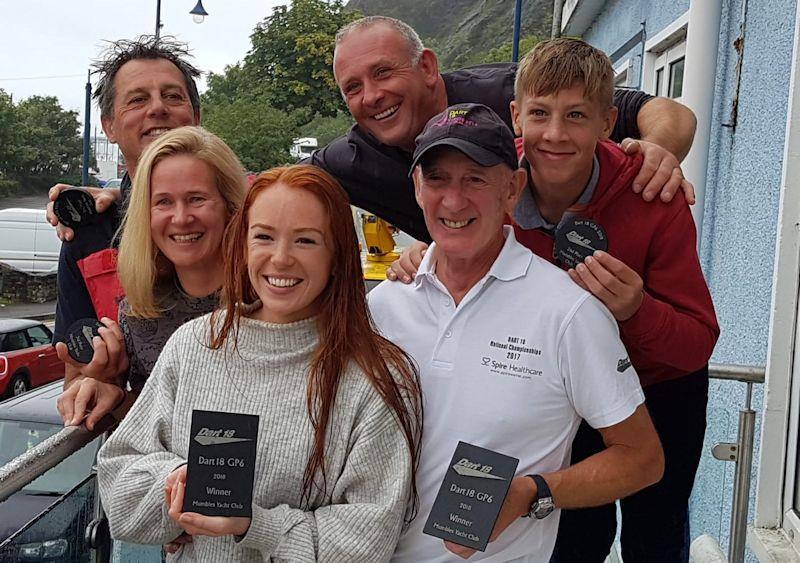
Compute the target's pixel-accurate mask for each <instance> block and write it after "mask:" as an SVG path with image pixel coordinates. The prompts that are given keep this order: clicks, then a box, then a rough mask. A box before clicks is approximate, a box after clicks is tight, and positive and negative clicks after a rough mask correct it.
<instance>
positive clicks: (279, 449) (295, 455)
mask: <svg viewBox="0 0 800 563" xmlns="http://www.w3.org/2000/svg"><path fill="white" fill-rule="evenodd" d="M208 326H209V316H208V315H206V316H203V317H200V318H198V319H195V320H193V321H190V322H188V323H186V324H185V325H183V326H182V327H181V328H179V329H178V330H177V331H176V332H175V334H174V335H173V336H172V337H171V338H170V339H169V341H168V342H167V344H166V346H165V347H164V351H163V352H162V354H161V357H160V358H159V359H158V362H157V363H156V365H155V368H154V369H153V372H152V374H151V376H150V378H149V379H148V380H147V383H146V384H145V386H144V389H143V391H142V394H141V395H140V396H139V398H138V399H137V401H136V403H135V404H134V405H133V407H132V409H131V411H130V412H129V413H128V415H127V416H126V417H125V419H124V420H123V422H122V424H121V425H120V427H119V428H118V429H117V430H116V431H115V432H114V433H113V435H112V436H111V438H110V439H109V440H108V442H106V444H105V445H104V446H103V448H102V449H101V450H100V452H99V454H98V477H99V484H100V495H101V497H102V499H103V505H104V507H105V509H106V512H107V514H108V519H109V523H110V525H111V535H112V536H113V537H114V538H116V539H119V540H124V541H130V542H136V543H149V544H162V543H166V542H169V541H171V540H172V539H173V538H175V537H176V536H178V535H179V534H180V533H181V531H182V530H181V529H180V528H179V527H178V526H177V525H176V523H175V522H174V521H173V520H172V519H171V518H170V517H169V514H168V513H167V505H166V502H165V494H164V485H165V481H166V477H167V475H168V474H169V473H170V472H171V471H172V470H174V469H175V468H176V467H178V466H180V465H181V464H182V463H185V461H186V458H187V454H188V448H189V438H190V436H189V432H190V423H191V413H192V409H203V410H218V411H225V412H237V413H245V414H256V415H259V416H260V421H259V438H258V440H259V441H258V451H257V455H256V469H255V485H254V488H253V517H252V522H251V524H250V529H249V530H248V532H247V534H246V535H245V536H244V537H243V538H241V539H239V540H237V539H235V538H234V537H233V536H224V537H221V538H210V537H204V536H198V537H195V538H194V542H193V543H190V544H186V545H185V546H184V547H183V548H182V549H181V551H179V552H178V554H176V555H175V556H171V559H170V560H171V561H209V562H212V561H213V562H216V561H315V560H318V561H348V562H351V561H369V562H372V561H383V560H387V559H388V558H389V556H390V555H391V554H392V552H393V551H394V547H395V544H396V543H397V539H398V537H399V534H400V528H401V526H402V522H403V517H404V515H405V510H406V503H407V500H408V495H409V490H410V478H411V477H410V476H411V467H410V463H411V462H410V455H409V451H408V446H407V444H406V441H405V438H404V436H403V433H402V431H401V429H400V426H399V424H398V423H397V422H396V419H395V417H394V416H393V414H392V413H391V411H390V410H389V409H388V407H387V406H386V405H385V403H384V402H383V400H382V399H381V398H380V396H379V395H378V393H377V392H376V391H375V390H374V388H373V387H372V385H371V384H370V383H369V382H368V381H367V379H366V377H365V376H364V375H363V373H362V372H361V371H360V370H359V369H357V368H355V367H352V366H351V367H350V368H348V370H347V372H346V373H345V375H344V378H343V379H342V382H341V385H340V388H339V392H338V395H337V398H336V405H335V408H334V412H333V415H332V420H331V423H330V425H329V427H328V434H327V441H328V443H327V445H326V476H327V482H326V486H325V487H324V491H319V490H318V489H315V491H314V492H313V494H312V498H311V503H310V506H308V507H302V506H301V496H302V493H303V491H302V481H303V472H304V470H305V467H306V463H307V461H308V457H309V454H310V452H311V448H312V445H313V431H312V427H311V422H310V419H309V416H308V413H307V409H306V384H307V374H308V370H309V365H310V362H311V358H312V356H313V353H314V351H315V349H316V348H317V346H318V344H319V340H318V334H317V330H316V326H315V321H314V319H306V320H304V321H299V322H296V323H292V324H287V325H276V324H270V323H264V322H260V321H255V320H252V319H243V320H242V324H241V328H240V331H239V335H238V351H234V350H233V349H232V345H231V340H230V339H229V341H228V343H227V347H226V348H225V349H222V350H212V349H210V348H208V347H207V346H206V345H205V343H206V342H208V336H207V334H208Z"/></svg>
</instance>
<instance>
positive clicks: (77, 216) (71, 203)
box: [53, 188, 97, 229]
mask: <svg viewBox="0 0 800 563" xmlns="http://www.w3.org/2000/svg"><path fill="white" fill-rule="evenodd" d="M53 212H54V213H55V214H56V217H58V220H59V221H60V222H61V223H63V224H64V225H66V226H67V227H70V228H72V229H74V228H75V227H82V226H84V225H87V224H89V223H91V222H92V221H93V220H94V217H95V215H97V210H96V209H95V207H94V198H93V197H92V196H91V194H89V192H87V191H86V190H82V189H80V188H68V189H66V190H64V191H62V192H61V193H60V194H58V197H57V198H56V201H55V202H54V203H53Z"/></svg>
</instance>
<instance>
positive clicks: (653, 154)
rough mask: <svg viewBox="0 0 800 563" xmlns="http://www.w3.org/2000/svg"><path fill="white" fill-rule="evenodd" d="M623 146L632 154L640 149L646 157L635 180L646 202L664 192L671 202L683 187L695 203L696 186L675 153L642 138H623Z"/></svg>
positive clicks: (664, 197) (662, 199) (634, 183)
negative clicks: (685, 176) (684, 173)
mask: <svg viewBox="0 0 800 563" xmlns="http://www.w3.org/2000/svg"><path fill="white" fill-rule="evenodd" d="M620 147H621V148H622V150H623V151H624V152H625V153H626V154H628V155H633V154H636V153H637V152H640V153H642V156H643V157H644V162H642V168H641V170H639V174H637V176H636V178H634V179H633V191H634V192H636V193H641V194H642V198H643V199H644V200H645V201H652V200H653V199H655V197H656V196H657V195H659V193H660V194H661V201H664V202H670V201H672V198H673V197H675V194H676V193H677V191H678V190H679V189H680V190H683V193H684V195H685V196H686V201H687V202H688V203H689V205H694V203H695V194H694V186H693V185H692V183H691V182H690V181H689V180H687V179H686V178H684V177H683V171H682V170H681V163H680V161H678V159H677V158H676V157H675V155H674V154H672V153H671V152H669V151H668V150H667V149H665V148H663V147H661V146H659V145H657V144H655V143H651V142H648V141H642V140H640V139H631V138H627V139H623V140H622V142H621V143H620Z"/></svg>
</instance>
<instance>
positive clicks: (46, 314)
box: [0, 301, 56, 320]
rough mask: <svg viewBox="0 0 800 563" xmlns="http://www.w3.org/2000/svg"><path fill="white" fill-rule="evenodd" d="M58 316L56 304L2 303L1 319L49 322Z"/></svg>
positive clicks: (0, 307) (53, 302)
mask: <svg viewBox="0 0 800 563" xmlns="http://www.w3.org/2000/svg"><path fill="white" fill-rule="evenodd" d="M55 316H56V302H55V301H48V302H46V303H10V304H7V305H4V304H2V303H0V319H36V320H49V319H53V318H55Z"/></svg>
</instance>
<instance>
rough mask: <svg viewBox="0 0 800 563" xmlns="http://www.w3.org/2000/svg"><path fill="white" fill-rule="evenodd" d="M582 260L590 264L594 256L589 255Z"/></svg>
mask: <svg viewBox="0 0 800 563" xmlns="http://www.w3.org/2000/svg"><path fill="white" fill-rule="evenodd" d="M584 262H586V263H587V264H591V263H592V262H594V258H592V257H591V256H587V257H586V260H584Z"/></svg>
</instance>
